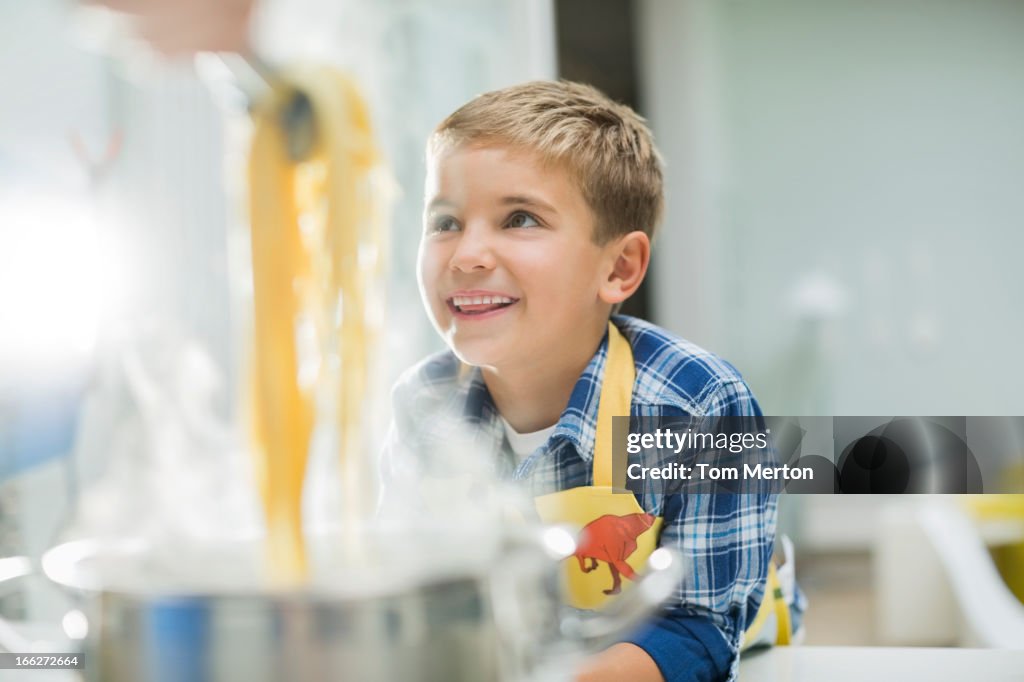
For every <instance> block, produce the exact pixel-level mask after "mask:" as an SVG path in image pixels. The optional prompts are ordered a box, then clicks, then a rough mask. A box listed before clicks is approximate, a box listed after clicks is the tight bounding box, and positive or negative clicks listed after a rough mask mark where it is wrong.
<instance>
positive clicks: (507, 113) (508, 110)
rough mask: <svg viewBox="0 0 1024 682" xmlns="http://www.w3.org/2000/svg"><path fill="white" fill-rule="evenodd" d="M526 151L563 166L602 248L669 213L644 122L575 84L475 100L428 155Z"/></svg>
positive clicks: (515, 89)
mask: <svg viewBox="0 0 1024 682" xmlns="http://www.w3.org/2000/svg"><path fill="white" fill-rule="evenodd" d="M492 144H499V145H509V146H512V147H517V148H522V149H528V150H531V151H535V152H537V153H539V154H540V155H541V157H542V158H543V159H544V160H545V161H546V162H552V163H559V164H563V165H564V166H565V167H566V168H567V169H568V170H569V172H570V173H571V174H572V175H573V176H574V178H575V179H576V181H577V182H578V184H579V187H580V190H581V192H582V194H583V198H584V199H585V200H586V201H587V204H588V205H589V206H590V209H591V210H592V211H593V212H594V216H595V226H594V241H595V242H597V243H598V244H603V243H607V242H608V241H610V240H612V239H614V238H616V237H619V236H621V235H624V234H628V233H629V232H632V231H633V230H642V231H643V232H645V233H646V234H647V235H648V236H649V237H652V238H653V237H654V233H655V231H656V230H657V228H658V225H659V223H660V222H661V215H662V211H663V208H664V203H665V199H664V191H663V189H662V171H661V167H662V162H661V157H660V155H659V154H658V150H657V149H656V148H655V147H654V139H653V136H652V135H651V131H650V129H649V128H648V127H647V124H646V122H645V121H644V119H643V118H641V117H640V116H639V115H637V113H636V112H635V111H633V110H632V109H630V108H629V107H628V106H625V105H624V104H618V103H616V102H613V101H612V100H611V99H609V98H608V97H607V96H606V95H605V94H603V93H602V92H601V91H599V90H597V89H596V88H594V87H591V86H589V85H584V84H582V83H573V82H570V81H533V82H530V83H523V84H521V85H514V86H512V87H509V88H503V89H501V90H493V91H491V92H487V93H484V94H482V95H479V96H478V97H475V98H473V99H471V100H470V101H469V102H467V103H466V104H464V105H462V106H461V107H459V108H458V109H456V110H455V112H453V113H452V114H451V115H450V116H448V118H446V119H445V120H443V121H441V123H440V124H439V125H438V126H437V128H435V129H434V133H433V134H432V135H431V136H430V140H429V142H428V144H427V153H428V154H430V155H436V154H438V153H440V152H442V151H444V150H445V149H449V148H454V147H459V146H462V145H470V146H489V145H492Z"/></svg>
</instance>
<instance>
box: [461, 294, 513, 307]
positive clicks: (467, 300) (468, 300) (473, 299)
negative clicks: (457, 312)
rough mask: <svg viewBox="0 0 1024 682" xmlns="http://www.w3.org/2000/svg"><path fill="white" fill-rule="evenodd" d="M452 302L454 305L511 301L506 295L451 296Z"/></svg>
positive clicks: (495, 303) (496, 303)
mask: <svg viewBox="0 0 1024 682" xmlns="http://www.w3.org/2000/svg"><path fill="white" fill-rule="evenodd" d="M452 303H453V304H454V305H456V306H459V307H461V306H464V305H500V304H505V303H512V299H511V298H509V297H508V296H453V297H452Z"/></svg>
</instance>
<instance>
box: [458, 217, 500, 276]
mask: <svg viewBox="0 0 1024 682" xmlns="http://www.w3.org/2000/svg"><path fill="white" fill-rule="evenodd" d="M494 266H495V257H494V250H493V248H492V246H491V243H490V240H489V239H488V238H487V235H486V233H485V231H484V230H482V229H473V228H471V227H467V228H466V229H464V230H463V232H462V233H461V234H460V235H459V239H458V242H457V243H456V245H455V251H454V252H452V257H451V260H450V261H449V267H451V269H452V270H460V271H462V272H472V271H474V270H491V269H493V268H494Z"/></svg>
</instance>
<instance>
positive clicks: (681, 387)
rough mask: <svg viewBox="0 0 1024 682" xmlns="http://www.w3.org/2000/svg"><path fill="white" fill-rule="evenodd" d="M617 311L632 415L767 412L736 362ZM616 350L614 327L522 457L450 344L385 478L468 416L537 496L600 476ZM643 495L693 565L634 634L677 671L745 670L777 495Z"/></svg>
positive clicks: (428, 363)
mask: <svg viewBox="0 0 1024 682" xmlns="http://www.w3.org/2000/svg"><path fill="white" fill-rule="evenodd" d="M612 321H613V323H614V324H615V325H616V326H617V327H618V328H619V330H620V331H621V332H622V334H623V335H624V336H625V338H626V339H627V340H628V341H629V344H630V347H631V348H632V351H633V359H634V362H635V364H636V382H635V384H634V386H633V397H632V405H631V414H632V416H636V417H679V416H684V417H685V416H695V417H700V416H752V417H758V418H759V417H760V415H761V411H760V408H759V407H758V404H757V402H756V401H755V400H754V397H753V395H751V393H750V389H749V388H748V387H747V385H746V383H744V381H743V379H742V377H741V376H740V374H739V372H737V370H736V369H735V368H734V367H733V366H732V365H730V364H729V363H727V362H725V361H724V360H722V359H720V358H718V357H716V356H715V355H713V354H712V353H709V352H708V351H705V350H703V349H702V348H699V347H698V346H696V345H694V344H692V343H689V342H688V341H685V340H683V339H680V338H678V337H675V336H672V335H671V334H669V333H668V332H666V331H665V330H663V329H661V328H659V327H656V326H654V325H652V324H650V323H648V322H645V321H642V320H639V319H636V318H631V317H626V316H622V315H617V316H614V317H613V318H612ZM607 351H608V339H607V334H606V335H605V338H604V340H603V341H602V342H601V346H600V348H599V349H598V350H597V352H596V353H595V354H594V357H593V358H592V359H591V361H590V363H589V365H588V366H587V368H586V369H585V370H584V371H583V374H582V375H581V376H580V378H579V380H578V381H577V382H576V386H575V387H574V389H573V392H572V395H571V397H570V398H569V404H568V406H567V407H566V408H565V411H564V412H563V413H562V416H561V418H560V419H559V420H558V424H557V425H556V427H555V430H554V432H553V433H552V435H551V437H550V438H549V439H548V442H547V443H546V444H545V445H544V446H542V447H540V448H538V449H537V450H536V451H535V452H533V453H532V454H531V455H530V456H529V457H527V458H526V459H525V460H523V461H522V462H520V463H518V465H517V464H516V460H515V457H514V455H513V454H512V452H511V448H510V446H509V444H508V441H507V439H506V438H505V432H504V427H503V425H502V422H501V419H500V415H499V413H498V411H497V408H496V407H495V406H494V403H493V401H492V400H491V398H490V394H489V393H488V391H487V387H486V385H485V384H484V381H483V378H482V376H481V373H480V371H479V369H476V368H472V369H469V370H468V371H467V370H466V369H465V368H463V366H462V365H461V364H460V363H459V361H458V360H457V359H456V358H455V356H454V355H453V354H451V353H450V352H445V353H440V354H438V355H435V356H432V357H430V358H427V359H426V360H424V361H423V362H421V363H420V364H419V365H417V366H415V367H413V368H411V369H410V370H409V371H407V372H406V373H405V374H404V375H403V377H402V378H401V379H400V380H399V382H398V383H397V384H396V387H395V390H394V422H393V425H392V433H391V439H390V441H389V447H388V449H387V452H386V453H385V458H384V467H383V472H384V478H385V481H384V484H385V486H386V485H387V477H388V471H389V469H390V468H393V467H395V466H396V457H397V452H398V451H399V450H404V451H406V452H411V453H413V455H414V456H415V452H416V450H417V449H418V448H424V447H425V448H430V447H433V446H437V445H443V444H444V443H447V442H450V439H451V434H452V432H453V431H452V429H453V427H458V426H459V425H461V426H462V427H463V428H464V430H465V431H466V432H468V433H469V434H470V437H471V438H472V439H473V443H472V445H473V447H474V450H476V451H477V452H481V453H484V454H487V453H490V454H491V455H492V458H493V459H492V461H493V462H494V466H495V467H496V468H497V470H498V473H499V475H502V476H504V477H506V478H513V479H515V480H517V481H519V482H521V483H522V484H523V485H524V486H526V489H527V491H528V492H529V493H530V494H531V495H534V496H536V495H542V494H545V493H550V492H554V491H558V490H567V489H570V488H575V487H578V486H586V485H591V484H592V483H593V480H592V479H593V472H592V467H591V465H592V461H593V453H594V442H595V439H596V434H597V408H598V398H599V396H600V392H601V381H602V377H603V375H604V368H605V362H606V360H607ZM453 422H456V423H453ZM638 456H639V457H643V456H645V455H644V454H643V453H642V454H641V455H638ZM632 461H633V460H631V462H632ZM641 464H643V462H642V461H641ZM637 500H638V502H639V504H640V506H641V507H643V508H644V510H645V511H647V512H648V513H650V514H654V515H656V516H661V517H663V518H664V526H663V529H662V532H661V537H660V540H659V544H660V545H661V546H666V547H671V548H674V549H676V550H677V551H679V552H680V553H681V554H682V555H683V556H684V557H685V558H686V560H687V561H688V562H689V566H688V569H689V570H687V571H686V575H685V577H684V578H683V580H682V582H681V583H680V585H679V589H678V591H677V594H676V597H675V600H674V603H673V604H672V605H671V606H670V608H669V609H667V610H666V611H665V612H664V613H663V615H662V616H660V617H659V618H657V619H655V620H654V621H652V622H651V623H650V624H649V625H648V626H647V627H645V628H644V629H642V630H641V631H640V632H637V633H635V635H634V636H632V637H630V638H629V639H627V640H626V641H629V642H632V643H634V644H636V645H637V646H640V647H641V648H643V649H644V650H645V651H646V652H647V653H648V654H649V655H650V656H651V658H653V659H654V661H655V662H656V663H657V664H658V667H659V669H660V670H661V672H662V675H663V676H664V677H665V679H666V680H723V679H728V680H734V679H736V676H737V666H738V658H739V653H738V652H739V644H740V637H741V635H742V633H743V631H744V630H745V629H746V628H747V626H748V625H749V623H750V621H751V620H752V619H753V617H754V614H756V612H757V608H758V606H759V604H760V602H761V598H762V596H763V593H764V588H765V583H766V577H767V573H768V562H769V561H770V560H771V555H772V548H773V543H774V536H775V520H776V504H777V498H776V496H775V495H769V494H688V495H685V494H684V495H679V494H676V495H665V494H658V491H657V490H655V489H654V488H645V489H644V490H642V491H639V492H638V493H637Z"/></svg>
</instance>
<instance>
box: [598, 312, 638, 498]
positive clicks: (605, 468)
mask: <svg viewBox="0 0 1024 682" xmlns="http://www.w3.org/2000/svg"><path fill="white" fill-rule="evenodd" d="M634 381H636V367H635V366H634V364H633V349H632V348H630V347H629V341H627V340H626V338H625V337H624V336H623V335H622V333H621V332H620V331H619V330H618V328H617V327H616V326H615V325H614V324H612V323H611V322H609V323H608V356H607V358H606V359H605V363H604V380H603V381H602V382H601V397H600V398H599V402H598V406H597V439H596V442H595V443H594V486H595V487H599V488H600V487H607V488H610V487H612V459H613V458H612V451H613V448H612V417H628V416H629V407H630V403H631V402H632V399H633V382H634Z"/></svg>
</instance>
